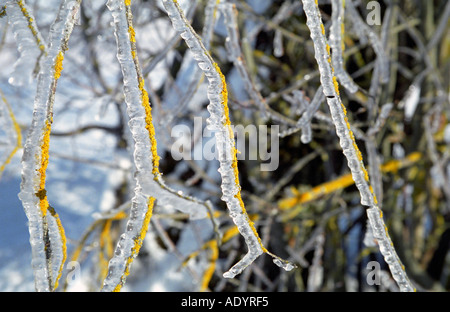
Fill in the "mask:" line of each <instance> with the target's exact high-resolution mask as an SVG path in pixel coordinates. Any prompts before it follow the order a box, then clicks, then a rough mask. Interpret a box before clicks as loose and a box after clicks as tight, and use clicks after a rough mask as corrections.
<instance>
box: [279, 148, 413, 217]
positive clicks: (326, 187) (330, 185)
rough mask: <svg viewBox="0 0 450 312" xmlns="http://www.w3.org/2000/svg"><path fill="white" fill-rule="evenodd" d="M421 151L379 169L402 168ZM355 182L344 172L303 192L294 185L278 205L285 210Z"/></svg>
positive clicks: (410, 162) (384, 170)
mask: <svg viewBox="0 0 450 312" xmlns="http://www.w3.org/2000/svg"><path fill="white" fill-rule="evenodd" d="M420 157H421V153H419V152H414V153H411V154H409V155H408V156H406V157H405V158H404V159H399V160H391V161H388V162H386V163H385V164H383V165H381V167H380V170H381V172H385V173H387V172H397V171H398V170H399V169H401V168H404V167H406V166H409V165H411V164H413V163H415V162H417V161H419V160H420ZM354 183H355V182H354V181H353V178H352V175H351V174H350V173H349V174H346V175H343V176H341V177H339V178H337V179H335V180H333V181H329V182H325V183H323V184H320V185H318V186H316V187H314V188H312V189H311V190H310V191H308V192H305V193H300V192H299V191H298V190H297V189H295V188H294V187H292V188H291V192H292V193H293V195H294V196H292V197H288V198H284V199H282V200H280V201H279V202H278V206H279V208H280V209H281V210H287V209H291V208H293V207H294V206H296V205H299V204H304V203H307V202H310V201H312V200H315V199H318V198H319V197H321V196H323V195H327V194H330V193H333V192H335V191H337V190H340V189H343V188H346V187H348V186H350V185H353V184H354ZM370 191H371V192H372V193H373V188H372V187H370ZM374 200H375V201H376V197H374Z"/></svg>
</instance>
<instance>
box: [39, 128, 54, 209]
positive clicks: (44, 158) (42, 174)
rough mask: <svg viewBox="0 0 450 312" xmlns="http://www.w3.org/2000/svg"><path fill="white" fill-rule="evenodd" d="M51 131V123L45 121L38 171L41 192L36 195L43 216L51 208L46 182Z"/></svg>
mask: <svg viewBox="0 0 450 312" xmlns="http://www.w3.org/2000/svg"><path fill="white" fill-rule="evenodd" d="M50 131H51V121H49V120H46V121H45V128H44V136H43V138H42V143H41V161H40V167H39V169H38V174H39V190H38V192H37V193H36V196H37V197H38V198H39V207H40V209H41V212H42V215H43V216H45V215H46V214H47V210H48V207H49V204H48V200H47V192H46V190H45V180H46V171H47V166H48V160H49V154H48V151H49V148H50Z"/></svg>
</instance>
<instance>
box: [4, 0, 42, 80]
mask: <svg viewBox="0 0 450 312" xmlns="http://www.w3.org/2000/svg"><path fill="white" fill-rule="evenodd" d="M6 12H7V15H8V19H9V22H10V24H11V25H12V29H13V31H14V38H15V40H16V42H17V50H18V51H19V54H20V57H19V59H18V60H17V61H16V63H15V64H14V72H13V74H12V76H11V78H10V79H9V82H10V83H11V84H12V85H15V86H22V85H26V84H28V83H30V82H31V79H32V77H33V75H37V74H38V72H39V63H40V60H41V57H42V56H43V55H45V54H47V48H46V45H45V42H44V39H43V38H42V35H41V33H40V32H39V29H38V27H37V25H36V21H35V18H34V16H33V14H32V13H31V11H30V9H29V7H28V5H27V4H26V3H25V1H24V0H8V1H6Z"/></svg>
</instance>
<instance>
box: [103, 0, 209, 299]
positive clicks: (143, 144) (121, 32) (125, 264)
mask: <svg viewBox="0 0 450 312" xmlns="http://www.w3.org/2000/svg"><path fill="white" fill-rule="evenodd" d="M107 6H108V8H109V9H110V11H111V12H112V16H113V19H114V27H115V32H114V33H115V36H116V41H117V58H118V60H119V63H120V66H121V68H122V74H123V83H124V94H125V102H126V104H127V113H128V116H129V118H130V120H129V123H128V124H129V127H130V132H131V134H132V137H133V140H134V163H135V166H136V172H135V179H136V187H135V193H134V197H133V199H132V204H131V212H130V217H129V219H128V222H127V228H126V231H125V233H124V234H122V236H121V237H120V240H119V242H118V244H117V247H116V251H115V254H114V257H113V258H112V259H111V260H110V262H109V273H108V276H107V277H106V279H105V281H104V285H103V288H102V290H103V291H119V290H120V288H121V287H122V285H123V284H124V282H125V278H126V276H127V275H128V272H129V267H130V265H131V262H132V260H133V259H134V258H135V257H136V256H137V254H138V251H139V248H140V244H142V241H141V240H143V239H144V237H143V235H144V233H145V232H146V231H147V227H148V222H149V221H150V219H149V218H150V216H151V211H152V209H153V205H154V201H155V198H156V199H157V200H158V204H159V205H161V206H172V207H174V208H176V209H178V210H180V211H182V212H186V213H188V214H190V215H191V216H192V217H205V216H206V212H207V209H208V208H209V206H210V203H209V202H201V201H199V200H197V199H195V198H193V197H189V196H186V195H183V194H181V192H176V191H174V190H172V189H170V188H169V187H168V186H167V185H166V184H165V183H164V181H163V179H162V177H161V173H160V171H159V156H158V153H157V142H156V137H155V128H154V126H153V119H152V108H151V105H150V101H149V96H148V93H147V91H146V89H145V82H144V77H143V75H142V71H141V66H140V64H139V59H138V55H137V49H136V34H135V30H134V28H133V15H132V12H131V1H123V0H110V1H108V3H107ZM137 240H139V241H140V243H139V244H138V242H137Z"/></svg>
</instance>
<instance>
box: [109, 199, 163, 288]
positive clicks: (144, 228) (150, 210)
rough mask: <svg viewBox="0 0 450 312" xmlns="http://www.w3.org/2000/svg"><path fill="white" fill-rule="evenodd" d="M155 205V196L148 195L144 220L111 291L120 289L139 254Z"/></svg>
mask: <svg viewBox="0 0 450 312" xmlns="http://www.w3.org/2000/svg"><path fill="white" fill-rule="evenodd" d="M154 205H155V198H154V197H149V199H148V201H147V211H146V213H145V216H144V220H143V221H142V227H141V230H140V232H139V235H138V236H136V237H135V238H134V246H133V248H132V249H131V255H130V256H129V257H128V259H127V262H126V264H125V271H124V273H123V275H122V278H121V281H120V283H119V284H117V286H116V287H115V288H114V290H113V292H119V291H120V290H121V289H122V286H123V284H124V282H125V279H126V277H127V276H128V275H129V274H130V266H131V263H132V262H133V260H134V259H135V258H136V257H137V255H138V254H139V251H140V249H141V247H142V243H143V242H144V238H145V236H146V235H147V230H148V227H149V224H150V220H151V218H152V215H153V207H154Z"/></svg>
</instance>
